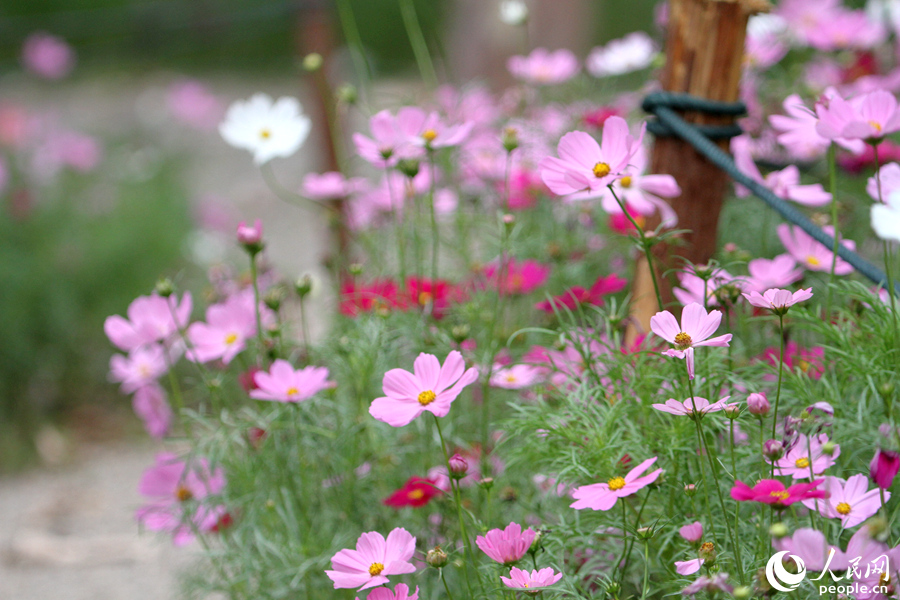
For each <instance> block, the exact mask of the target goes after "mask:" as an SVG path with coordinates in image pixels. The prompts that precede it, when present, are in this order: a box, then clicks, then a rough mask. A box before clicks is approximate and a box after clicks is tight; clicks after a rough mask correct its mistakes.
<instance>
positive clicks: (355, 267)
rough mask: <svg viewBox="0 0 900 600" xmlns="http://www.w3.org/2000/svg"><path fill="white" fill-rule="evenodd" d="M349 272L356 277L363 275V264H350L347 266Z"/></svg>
mask: <svg viewBox="0 0 900 600" xmlns="http://www.w3.org/2000/svg"><path fill="white" fill-rule="evenodd" d="M347 271H349V273H350V274H351V275H354V276H356V275H362V272H363V266H362V263H358V262H354V263H350V264H349V265H347Z"/></svg>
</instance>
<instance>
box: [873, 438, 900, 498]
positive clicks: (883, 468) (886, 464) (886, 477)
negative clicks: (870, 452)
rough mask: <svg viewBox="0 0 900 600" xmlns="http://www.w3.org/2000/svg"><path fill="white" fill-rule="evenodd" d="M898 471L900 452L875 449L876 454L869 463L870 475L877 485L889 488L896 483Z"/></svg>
mask: <svg viewBox="0 0 900 600" xmlns="http://www.w3.org/2000/svg"><path fill="white" fill-rule="evenodd" d="M898 471H900V454H897V453H896V452H893V451H891V450H882V449H881V448H879V449H878V450H876V451H875V456H874V457H873V458H872V462H871V463H869V477H871V478H872V481H874V482H875V485H877V486H878V487H880V488H881V489H883V490H886V489H888V488H889V487H891V485H892V484H893V483H894V477H896V476H897V472H898Z"/></svg>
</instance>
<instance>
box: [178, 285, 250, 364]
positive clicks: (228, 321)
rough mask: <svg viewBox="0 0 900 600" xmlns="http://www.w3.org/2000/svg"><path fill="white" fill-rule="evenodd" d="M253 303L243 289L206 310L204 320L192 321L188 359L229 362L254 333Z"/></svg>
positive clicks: (188, 332) (189, 332)
mask: <svg viewBox="0 0 900 600" xmlns="http://www.w3.org/2000/svg"><path fill="white" fill-rule="evenodd" d="M253 304H254V301H253V295H252V292H251V293H250V294H249V295H248V294H247V293H245V292H242V293H238V294H234V295H232V296H230V297H229V298H228V299H227V300H225V302H223V303H220V304H213V305H212V306H210V307H209V308H208V309H206V322H205V323H203V322H199V323H193V324H192V325H191V326H190V327H189V328H188V330H187V337H188V339H189V340H190V342H191V348H190V350H189V351H188V353H187V358H188V360H191V361H194V362H202V363H205V362H209V361H211V360H216V359H222V362H224V363H225V364H228V363H230V362H231V361H232V360H233V359H234V357H235V356H237V355H238V354H240V352H241V351H242V350H243V349H244V348H245V347H246V345H247V340H249V339H252V338H253V336H255V335H256V313H255V312H254V310H253ZM260 310H262V308H261V309H260Z"/></svg>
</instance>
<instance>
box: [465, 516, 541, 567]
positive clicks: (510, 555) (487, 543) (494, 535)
mask: <svg viewBox="0 0 900 600" xmlns="http://www.w3.org/2000/svg"><path fill="white" fill-rule="evenodd" d="M535 535H537V533H536V532H535V531H534V530H533V529H531V528H530V527H529V528H528V529H526V530H525V531H522V526H521V525H519V524H518V523H510V524H509V525H507V526H506V529H491V530H490V531H488V532H487V533H486V534H484V535H479V536H478V537H477V538H475V544H476V545H477V546H478V547H479V548H480V549H481V551H482V552H484V553H485V554H487V555H488V556H489V557H490V558H491V559H493V560H495V561H497V562H498V563H500V564H503V565H507V566H508V565H511V564H513V563H515V562H517V561H519V560H520V559H521V558H522V557H523V556H525V553H527V552H528V549H529V548H531V543H532V542H533V541H534V536H535Z"/></svg>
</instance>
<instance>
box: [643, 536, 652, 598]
mask: <svg viewBox="0 0 900 600" xmlns="http://www.w3.org/2000/svg"><path fill="white" fill-rule="evenodd" d="M649 583H650V543H649V542H648V541H646V540H645V541H644V585H643V587H642V588H641V600H644V599H645V598H646V597H647V591H648V590H647V588H648V584H649Z"/></svg>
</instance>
